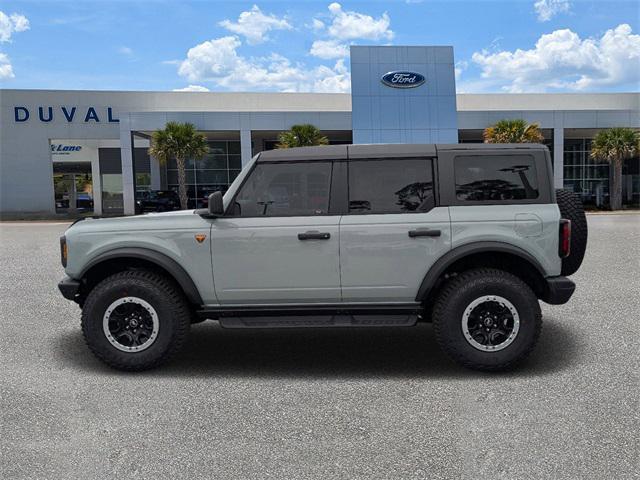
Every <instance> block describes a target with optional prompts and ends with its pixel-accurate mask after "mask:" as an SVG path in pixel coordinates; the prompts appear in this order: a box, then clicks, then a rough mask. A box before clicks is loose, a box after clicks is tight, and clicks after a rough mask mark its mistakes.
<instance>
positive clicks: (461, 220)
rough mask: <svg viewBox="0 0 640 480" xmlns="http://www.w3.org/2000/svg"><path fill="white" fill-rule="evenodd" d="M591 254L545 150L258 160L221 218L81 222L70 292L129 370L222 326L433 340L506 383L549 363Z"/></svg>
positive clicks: (307, 152) (103, 349) (110, 353)
mask: <svg viewBox="0 0 640 480" xmlns="http://www.w3.org/2000/svg"><path fill="white" fill-rule="evenodd" d="M586 240H587V224H586V219H585V215H584V212H583V210H582V204H581V202H580V200H579V199H578V198H577V197H576V196H575V195H574V194H573V193H571V192H568V191H564V190H558V191H555V190H554V189H553V171H552V166H551V160H550V155H549V151H548V150H547V148H546V147H544V146H542V145H475V144H473V145H471V144H468V145H336V146H323V147H307V148H294V149H287V150H274V151H267V152H263V153H260V154H258V155H256V156H255V157H254V158H253V159H252V160H251V162H250V163H249V164H248V165H247V166H246V167H245V168H244V169H243V170H242V172H241V173H240V175H239V176H238V177H237V178H236V180H235V181H234V182H233V184H232V185H231V186H230V188H229V190H228V191H227V192H226V193H225V195H224V196H223V195H222V194H221V193H220V192H215V193H213V194H211V196H210V197H209V202H208V208H206V209H199V210H195V211H194V210H189V211H177V212H165V213H158V214H155V213H151V214H147V215H142V216H132V217H124V218H104V219H85V220H83V221H79V222H76V223H75V224H73V225H72V226H71V227H70V228H69V229H68V230H67V231H66V232H65V234H64V236H63V237H62V238H61V239H60V242H61V251H62V264H63V266H64V268H65V271H66V274H67V277H66V278H64V279H63V280H62V281H61V282H60V284H59V288H60V290H61V292H62V294H63V295H64V296H65V297H66V298H68V299H70V300H73V301H75V302H77V303H78V304H79V305H80V307H81V308H82V322H81V323H82V331H83V333H84V337H85V339H86V342H87V344H88V346H89V348H90V349H91V350H92V351H93V353H94V354H95V355H96V356H98V357H99V358H100V359H101V360H103V361H104V362H106V363H107V364H109V365H111V366H113V367H116V368H119V369H123V370H143V369H148V368H151V367H155V366H157V365H159V364H160V363H162V362H164V361H166V360H168V359H169V358H170V357H171V356H172V355H173V354H175V353H176V352H177V351H178V350H179V349H180V347H182V346H183V344H184V343H185V341H186V339H187V334H188V331H189V328H190V324H191V323H195V322H198V321H202V320H205V319H214V320H217V321H219V322H220V324H221V325H222V326H223V327H227V328H258V327H332V326H349V327H380V326H412V325H415V324H416V323H417V322H433V326H434V331H435V337H436V339H437V342H438V343H439V344H440V346H441V347H442V348H443V349H444V350H445V351H446V352H447V353H448V354H449V355H450V356H451V357H452V358H453V359H454V360H456V361H457V362H459V363H461V364H462V365H464V366H466V367H470V368H475V369H481V370H500V369H504V368H507V367H510V366H512V365H514V364H515V363H517V362H518V361H520V360H522V359H523V358H524V357H525V356H526V355H527V354H528V353H529V352H530V351H531V350H532V349H533V347H534V345H535V343H536V341H537V339H538V336H539V334H540V329H541V324H542V320H541V311H540V305H539V300H542V301H543V302H546V303H549V304H562V303H565V302H567V301H568V300H569V298H570V297H571V295H572V293H573V291H574V288H575V285H574V283H573V282H572V281H571V280H569V279H568V278H567V276H569V275H571V274H573V273H574V272H576V270H577V269H578V268H579V266H580V264H581V262H582V258H583V255H584V252H585V247H586ZM425 348H429V346H428V345H425Z"/></svg>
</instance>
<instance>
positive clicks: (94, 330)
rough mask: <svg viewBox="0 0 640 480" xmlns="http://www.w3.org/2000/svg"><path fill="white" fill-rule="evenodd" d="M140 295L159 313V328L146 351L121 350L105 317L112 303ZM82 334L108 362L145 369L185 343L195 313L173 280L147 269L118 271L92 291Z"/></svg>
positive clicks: (92, 348) (114, 365) (87, 300)
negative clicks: (107, 329) (105, 327)
mask: <svg viewBox="0 0 640 480" xmlns="http://www.w3.org/2000/svg"><path fill="white" fill-rule="evenodd" d="M128 296H132V297H138V298H140V299H142V300H144V301H146V302H148V303H149V304H150V305H151V306H152V307H153V308H154V309H155V311H156V312H157V315H158V323H159V329H158V334H157V337H156V338H155V340H154V341H153V343H152V344H151V345H150V346H149V347H148V348H146V349H145V350H142V351H138V352H125V351H121V350H118V349H117V348H116V347H115V346H114V345H112V344H111V343H110V342H109V340H108V339H107V337H106V335H105V332H104V330H103V317H104V315H105V312H106V310H107V308H108V307H109V305H111V304H112V303H113V302H114V301H116V300H118V299H121V298H123V297H128ZM81 324H82V333H83V335H84V338H85V341H86V343H87V345H88V346H89V348H90V349H91V351H92V352H93V353H94V354H95V355H96V357H98V358H99V359H100V360H102V361H103V362H105V363H106V364H107V365H109V366H111V367H113V368H117V369H119V370H127V371H141V370H148V369H151V368H154V367H157V366H159V365H160V364H162V363H165V362H166V361H168V360H169V359H170V358H171V357H172V356H173V355H174V354H175V353H177V352H178V351H179V350H180V349H181V348H182V346H183V344H184V343H185V341H186V339H187V337H188V334H189V327H190V325H191V313H190V309H189V305H188V303H187V300H186V299H185V297H184V294H183V293H182V291H181V290H180V289H179V288H178V287H177V285H175V284H174V283H173V282H172V281H171V280H170V279H168V278H166V277H164V276H162V275H159V274H157V273H155V272H151V271H147V270H131V271H124V272H119V273H116V274H114V275H112V276H110V277H107V278H106V279H104V280H103V281H101V282H100V283H99V284H98V285H96V286H95V288H94V289H93V290H92V291H91V292H90V293H89V295H88V296H87V299H86V301H85V303H84V306H83V308H82V320H81Z"/></svg>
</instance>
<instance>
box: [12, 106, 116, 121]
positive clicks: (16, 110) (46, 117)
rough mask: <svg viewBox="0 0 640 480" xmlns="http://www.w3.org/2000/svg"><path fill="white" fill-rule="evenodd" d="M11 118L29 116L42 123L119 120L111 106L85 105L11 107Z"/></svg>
mask: <svg viewBox="0 0 640 480" xmlns="http://www.w3.org/2000/svg"><path fill="white" fill-rule="evenodd" d="M13 118H14V120H15V121H16V123H23V122H26V121H28V120H29V119H30V118H34V119H38V120H39V121H41V122H43V123H49V122H53V121H54V120H61V121H63V122H64V121H66V122H67V123H72V122H74V121H76V122H83V123H118V122H119V121H120V120H119V119H118V118H115V117H114V116H113V108H111V107H103V108H96V107H86V108H79V107H76V106H67V105H63V106H60V107H52V106H40V107H34V108H32V109H31V110H30V109H29V108H28V107H24V106H15V107H13Z"/></svg>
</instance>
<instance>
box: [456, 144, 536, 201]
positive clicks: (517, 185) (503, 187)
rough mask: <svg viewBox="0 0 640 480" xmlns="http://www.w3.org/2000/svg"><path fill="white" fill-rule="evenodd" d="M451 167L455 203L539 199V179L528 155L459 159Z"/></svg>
mask: <svg viewBox="0 0 640 480" xmlns="http://www.w3.org/2000/svg"><path fill="white" fill-rule="evenodd" d="M454 166H455V181H456V196H457V198H458V200H467V201H491V202H495V201H501V200H528V199H534V198H538V195H539V193H538V180H537V178H538V177H537V174H536V165H535V162H534V160H533V157H532V156H531V155H473V156H471V155H470V156H458V157H456V158H455V159H454Z"/></svg>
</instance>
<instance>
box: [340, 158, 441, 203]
mask: <svg viewBox="0 0 640 480" xmlns="http://www.w3.org/2000/svg"><path fill="white" fill-rule="evenodd" d="M434 206H435V199H434V195H433V167H432V163H431V160H430V159H428V158H404V159H384V160H350V161H349V213H352V214H358V213H411V212H426V211H429V210H431V209H432V208H433V207H434Z"/></svg>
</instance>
